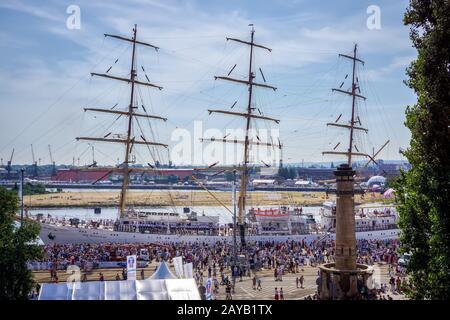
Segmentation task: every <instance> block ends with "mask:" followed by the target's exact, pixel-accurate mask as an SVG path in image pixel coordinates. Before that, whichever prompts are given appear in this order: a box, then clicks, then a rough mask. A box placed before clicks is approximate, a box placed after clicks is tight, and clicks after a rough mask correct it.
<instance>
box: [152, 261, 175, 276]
mask: <svg viewBox="0 0 450 320" xmlns="http://www.w3.org/2000/svg"><path fill="white" fill-rule="evenodd" d="M149 279H152V280H156V279H177V277H176V276H175V275H174V274H173V273H172V271H170V269H169V266H168V265H167V263H166V262H164V261H163V262H161V264H160V265H159V266H158V269H157V270H156V272H155V273H154V274H153V275H152V276H151V277H150V278H149Z"/></svg>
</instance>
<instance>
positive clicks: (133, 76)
mask: <svg viewBox="0 0 450 320" xmlns="http://www.w3.org/2000/svg"><path fill="white" fill-rule="evenodd" d="M105 37H111V38H115V39H118V40H122V41H127V42H131V43H132V44H133V49H132V55H131V70H130V77H129V78H122V77H117V76H111V75H109V74H107V73H108V71H109V70H110V69H108V71H107V72H106V73H94V72H93V73H91V76H97V77H103V78H108V79H112V80H118V81H123V82H126V83H129V84H131V90H130V104H129V106H128V111H118V110H111V109H101V108H84V111H93V112H102V113H110V114H116V115H119V117H120V116H126V117H127V118H128V127H127V136H126V139H111V138H107V137H103V138H95V137H77V138H76V139H77V140H84V141H99V142H109V143H120V144H124V145H125V160H124V162H123V163H122V164H121V165H119V167H118V168H112V169H110V171H109V172H108V175H109V174H110V173H112V172H120V173H122V174H123V184H122V188H121V192H120V202H119V212H120V217H121V218H122V217H124V215H125V207H126V200H127V190H128V186H129V183H130V172H131V171H136V170H135V169H132V168H130V166H129V165H130V153H131V151H132V149H133V146H134V145H147V146H162V147H165V148H167V145H166V144H163V143H158V142H149V141H146V140H145V138H144V137H142V136H141V138H142V140H136V138H135V137H134V136H133V118H137V117H141V118H149V119H157V120H163V121H167V119H166V118H162V117H159V116H154V115H147V114H146V113H145V114H143V113H137V112H135V109H137V107H136V106H135V98H134V96H135V92H134V91H135V86H136V85H142V86H146V87H152V88H156V89H159V90H162V89H163V88H162V87H160V86H157V85H155V84H153V83H150V82H143V81H139V80H137V68H136V44H139V45H143V46H147V47H150V48H153V49H155V50H156V51H157V50H158V49H159V48H158V47H156V46H154V45H151V44H148V43H145V42H141V41H138V40H137V25H134V29H133V36H132V38H131V39H130V38H126V37H122V36H117V35H111V34H105ZM147 79H148V78H147ZM143 170H145V169H140V170H139V171H143ZM146 171H154V170H146Z"/></svg>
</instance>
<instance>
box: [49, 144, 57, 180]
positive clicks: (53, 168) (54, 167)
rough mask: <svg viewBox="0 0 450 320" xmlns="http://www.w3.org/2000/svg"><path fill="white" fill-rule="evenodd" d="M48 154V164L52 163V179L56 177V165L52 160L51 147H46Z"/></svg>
mask: <svg viewBox="0 0 450 320" xmlns="http://www.w3.org/2000/svg"><path fill="white" fill-rule="evenodd" d="M48 153H49V154H50V162H51V163H52V177H53V176H55V175H56V164H55V161H54V160H53V155H52V147H51V146H50V145H48Z"/></svg>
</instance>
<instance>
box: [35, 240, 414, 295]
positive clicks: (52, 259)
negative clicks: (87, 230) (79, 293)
mask: <svg viewBox="0 0 450 320" xmlns="http://www.w3.org/2000/svg"><path fill="white" fill-rule="evenodd" d="M334 247H335V243H334V241H333V240H323V241H313V242H306V241H285V242H274V241H272V242H264V241H257V242H255V241H249V242H247V245H246V246H245V247H244V248H242V247H240V248H238V250H237V252H236V255H237V263H236V264H237V265H238V266H239V267H234V269H233V268H232V267H233V266H235V264H234V254H235V252H234V248H233V246H232V245H231V244H227V243H225V242H216V243H214V244H208V243H200V242H195V243H176V244H175V243H158V244H148V243H146V244H138V243H136V244H118V243H103V244H49V245H44V246H43V251H44V256H43V258H42V259H41V260H39V261H29V262H28V266H29V268H30V269H32V270H51V272H52V277H53V276H56V270H66V269H67V267H68V266H70V265H77V266H78V267H80V268H81V269H82V270H87V269H92V268H94V269H95V268H96V267H98V266H99V265H101V263H102V262H108V261H125V260H126V257H127V256H128V255H138V260H139V259H142V258H143V257H140V256H139V252H140V251H141V249H147V250H146V252H148V255H147V256H146V257H145V259H146V260H148V262H149V263H152V262H160V261H163V260H164V261H168V262H169V263H170V262H171V260H172V258H174V257H178V256H182V257H183V261H184V262H185V263H192V264H193V270H194V278H195V279H196V281H197V284H198V285H199V286H202V285H203V284H204V281H205V279H206V278H212V279H214V290H215V291H217V290H219V288H220V286H221V285H222V286H225V287H226V288H227V289H226V291H227V296H228V297H229V298H231V290H230V288H229V286H230V285H231V282H232V281H231V279H232V280H236V281H242V278H243V277H244V276H248V277H251V276H252V271H253V275H255V272H256V271H258V270H261V269H265V270H272V271H273V275H274V280H275V281H282V280H283V275H284V274H286V273H292V274H299V275H298V276H299V277H298V281H296V282H297V286H298V285H299V284H300V285H301V286H303V278H302V276H301V275H300V273H301V270H302V269H303V267H305V266H312V267H316V266H318V265H319V264H321V263H329V262H333V261H334V250H335V249H334ZM399 247H400V242H399V241H398V240H358V241H357V262H358V263H364V264H368V265H373V264H375V263H386V264H389V265H390V266H392V267H390V272H392V277H391V281H390V283H389V286H390V288H389V291H390V292H401V290H402V287H405V285H406V284H405V281H404V280H402V279H403V277H401V275H402V273H403V272H404V270H403V268H401V267H400V266H398V265H397V261H398V259H399V253H398V249H399ZM399 275H400V276H399ZM230 277H231V279H230ZM300 279H302V280H301V283H300ZM392 279H393V280H392ZM256 284H258V287H259V288H260V287H261V283H260V279H259V278H255V280H254V287H255V288H256ZM378 290H380V292H378V296H380V297H381V296H383V297H385V294H383V292H384V291H387V288H384V287H382V288H379V289H378ZM383 290H384V291H383ZM310 298H313V297H310Z"/></svg>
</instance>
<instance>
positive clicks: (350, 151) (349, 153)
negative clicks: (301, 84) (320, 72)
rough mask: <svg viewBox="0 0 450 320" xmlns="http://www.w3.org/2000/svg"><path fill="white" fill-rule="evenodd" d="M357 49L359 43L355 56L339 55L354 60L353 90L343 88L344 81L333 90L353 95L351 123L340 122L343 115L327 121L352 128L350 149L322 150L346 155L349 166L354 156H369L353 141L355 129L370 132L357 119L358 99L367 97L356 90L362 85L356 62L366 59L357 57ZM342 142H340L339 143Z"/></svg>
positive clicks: (329, 124)
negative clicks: (344, 150)
mask: <svg viewBox="0 0 450 320" xmlns="http://www.w3.org/2000/svg"><path fill="white" fill-rule="evenodd" d="M357 50H358V45H357V44H355V47H354V49H353V56H349V55H346V54H339V57H342V58H346V59H350V60H352V62H353V66H352V89H351V91H346V90H342V89H341V88H342V85H343V84H344V82H343V83H342V84H341V86H340V88H334V89H332V91H333V92H340V93H343V94H346V95H349V96H351V97H352V113H351V119H350V124H340V123H337V122H338V121H339V119H340V117H341V116H339V118H338V120H336V122H334V123H327V126H333V127H339V128H345V129H349V130H350V135H349V145H348V149H347V151H346V152H338V151H325V152H322V154H324V155H325V154H332V155H345V156H346V157H347V164H348V165H349V167H351V166H352V156H363V157H368V155H367V154H365V153H362V152H359V151H358V148H357V147H356V146H355V145H354V143H353V141H354V131H355V130H361V131H364V132H366V133H367V132H368V130H367V129H366V128H363V127H361V121H360V119H359V117H358V118H357V119H355V108H356V99H357V98H358V99H363V100H366V97H364V96H362V95H361V94H358V93H356V91H357V90H358V92H360V91H361V90H360V87H359V81H357V76H356V63H361V64H362V65H364V61H363V60H361V59H359V58H357ZM356 124H359V126H355V125H356ZM339 144H340V143H339ZM339 144H337V145H336V147H335V148H337V146H338V145H339ZM354 148H355V149H356V151H357V152H353V149H354Z"/></svg>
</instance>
